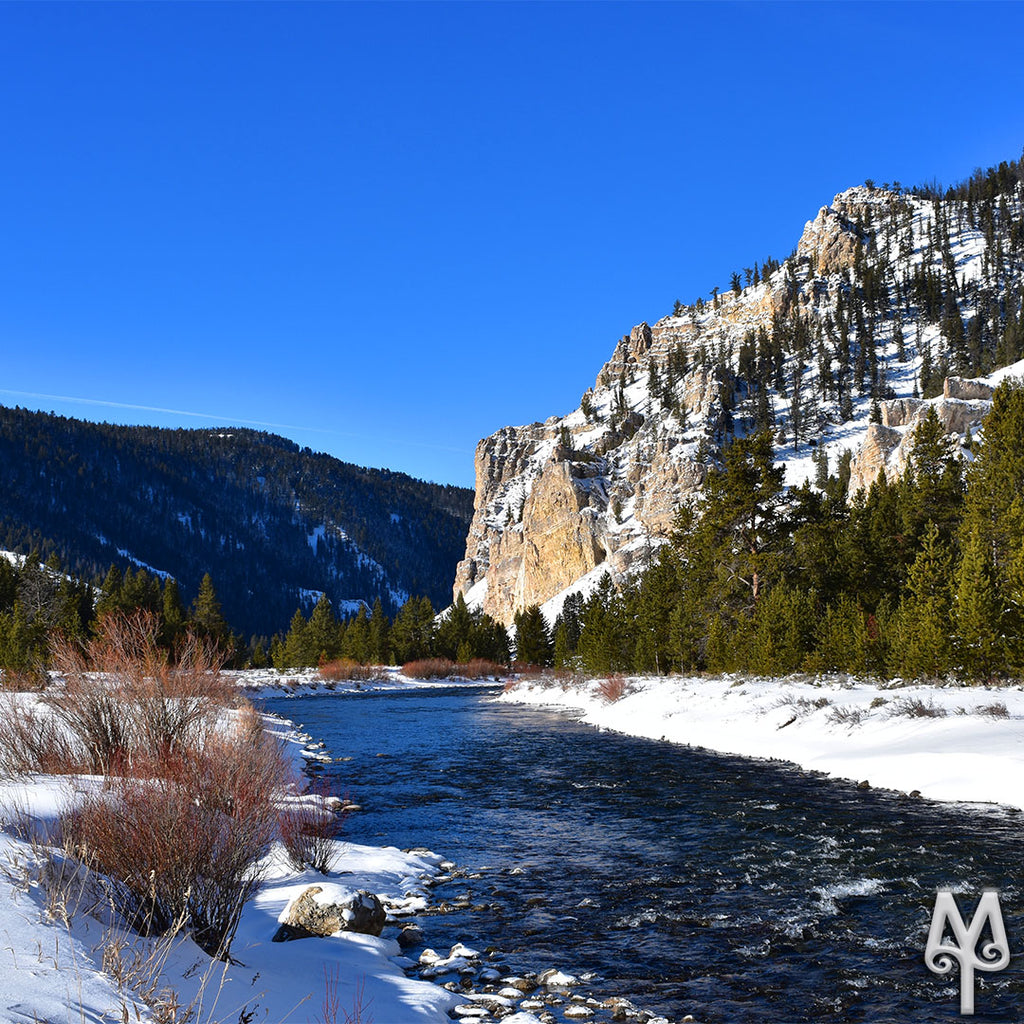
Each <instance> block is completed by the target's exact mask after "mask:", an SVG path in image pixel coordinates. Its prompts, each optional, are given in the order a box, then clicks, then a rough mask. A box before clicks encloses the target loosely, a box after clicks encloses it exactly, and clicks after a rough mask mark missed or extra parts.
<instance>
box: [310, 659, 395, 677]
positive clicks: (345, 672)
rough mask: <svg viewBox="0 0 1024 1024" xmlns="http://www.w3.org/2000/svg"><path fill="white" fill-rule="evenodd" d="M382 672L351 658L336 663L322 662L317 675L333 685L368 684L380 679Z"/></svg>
mask: <svg viewBox="0 0 1024 1024" xmlns="http://www.w3.org/2000/svg"><path fill="white" fill-rule="evenodd" d="M381 674H382V673H381V670H380V669H379V668H378V667H377V666H376V665H360V664H359V662H358V661H353V660H352V659H351V658H340V659H338V660H336V661H322V662H320V667H319V668H318V669H317V675H319V677H320V678H321V679H323V680H326V681H327V682H331V683H342V682H352V681H355V682H367V681H369V680H373V679H379V678H380V676H381Z"/></svg>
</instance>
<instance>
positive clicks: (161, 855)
mask: <svg viewBox="0 0 1024 1024" xmlns="http://www.w3.org/2000/svg"><path fill="white" fill-rule="evenodd" d="M161 768H162V772H163V774H162V775H161V776H160V777H156V778H136V777H131V776H124V777H121V778H117V779H113V780H111V783H110V787H109V789H108V790H107V791H106V792H104V793H101V794H98V795H96V796H93V797H89V798H86V799H84V800H82V801H81V802H80V803H79V804H78V805H77V806H76V807H75V808H73V809H72V810H71V811H70V812H68V813H67V814H66V815H65V816H64V818H63V820H62V828H63V835H64V841H65V846H66V848H67V850H68V851H69V852H70V853H71V854H72V855H73V856H76V857H78V858H80V859H81V860H83V861H84V862H86V863H88V864H89V866H90V867H92V868H94V869H95V870H97V871H100V872H102V873H103V874H105V875H107V876H109V877H110V878H111V879H112V883H111V899H112V902H113V903H114V905H115V907H116V909H117V910H118V912H119V913H120V914H121V915H122V916H123V917H124V918H125V920H126V921H127V922H128V923H130V924H131V925H132V926H133V927H135V928H136V929H138V930H139V931H142V932H144V933H157V934H164V933H167V932H168V931H170V930H171V929H173V928H174V927H176V924H175V923H176V922H178V921H184V922H186V923H187V925H188V927H189V929H190V931H191V933H192V936H193V938H194V940H195V941H196V943H197V944H198V945H199V946H200V947H201V948H202V949H203V950H204V951H205V952H206V953H208V954H209V955H210V956H213V957H219V958H222V959H224V958H227V956H228V950H229V948H230V944H231V939H232V937H233V936H234V932H235V929H236V927H237V925H238V917H239V914H240V913H241V909H242V906H243V905H244V904H245V902H246V901H247V900H248V899H249V898H250V897H251V896H252V895H253V893H254V892H255V889H256V887H257V885H258V884H259V880H260V876H259V870H258V861H259V859H260V857H261V856H262V854H263V851H264V849H265V848H266V846H267V844H268V843H269V842H270V841H271V839H272V838H273V836H274V834H275V832H276V828H277V814H276V808H275V806H274V798H275V795H276V793H277V792H278V791H279V790H280V788H281V787H282V786H283V785H284V784H285V783H286V782H287V781H288V780H289V773H288V770H287V767H286V764H285V761H284V759H283V757H282V755H281V752H280V749H279V748H278V746H277V744H276V743H275V742H273V741H272V740H271V738H270V737H268V736H266V735H265V734H263V733H261V734H260V738H259V739H258V740H257V741H256V742H254V741H253V737H252V735H251V732H250V730H249V729H247V728H246V724H245V723H244V722H243V723H242V724H241V725H240V726H239V727H236V728H235V729H234V730H233V731H232V732H231V733H230V734H228V735H220V734H215V735H211V736H210V737H209V738H208V740H207V743H206V745H205V747H204V748H203V749H202V750H201V751H186V750H181V751H180V753H179V754H178V755H176V756H174V757H170V758H168V759H166V760H165V761H163V762H162V763H161Z"/></svg>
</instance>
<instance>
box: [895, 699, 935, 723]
mask: <svg viewBox="0 0 1024 1024" xmlns="http://www.w3.org/2000/svg"><path fill="white" fill-rule="evenodd" d="M889 714H890V716H896V715H901V716H903V717H905V718H945V717H946V714H947V712H946V709H945V708H944V707H941V706H940V705H938V704H935V703H934V702H933V701H931V700H929V701H928V703H927V704H926V703H925V702H924V701H923V700H921V699H920V698H919V697H900V698H898V699H897V700H894V701H893V702H892V705H891V706H890V708H889Z"/></svg>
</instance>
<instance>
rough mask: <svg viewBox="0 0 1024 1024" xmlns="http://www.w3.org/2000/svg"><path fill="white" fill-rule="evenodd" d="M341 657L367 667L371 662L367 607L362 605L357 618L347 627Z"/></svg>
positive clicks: (351, 620) (350, 621)
mask: <svg viewBox="0 0 1024 1024" xmlns="http://www.w3.org/2000/svg"><path fill="white" fill-rule="evenodd" d="M341 655H342V657H344V658H351V659H352V661H356V662H358V663H359V664H360V665H365V664H366V663H367V662H368V661H369V660H370V620H369V617H368V616H367V614H366V605H365V604H364V605H360V607H359V611H358V612H357V613H356V616H355V618H353V619H349V621H348V623H347V625H346V626H345V637H344V639H343V640H342V642H341Z"/></svg>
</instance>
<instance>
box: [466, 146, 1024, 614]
mask: <svg viewBox="0 0 1024 1024" xmlns="http://www.w3.org/2000/svg"><path fill="white" fill-rule="evenodd" d="M1022 178H1024V169H1022V166H1021V165H1019V164H1016V163H1011V164H1009V165H1006V164H1003V165H1001V166H1000V168H999V169H998V170H993V171H990V172H988V174H984V173H981V172H979V173H978V174H976V175H975V178H973V179H972V180H971V181H970V182H969V183H965V184H964V185H962V186H959V187H958V188H957V189H951V190H949V191H948V192H947V193H945V194H943V195H938V194H935V193H934V192H932V191H930V190H918V191H917V192H913V193H912V192H908V191H904V190H902V189H898V188H892V189H890V188H888V187H882V188H876V187H874V186H871V185H865V186H860V187H857V188H851V189H849V190H847V191H845V192H842V193H840V194H839V195H837V196H836V197H835V198H834V200H833V201H832V203H831V204H830V205H829V206H825V207H822V208H821V209H820V210H819V211H818V213H817V215H816V216H815V217H814V218H813V219H812V220H811V221H809V222H808V223H807V224H806V226H805V227H804V230H803V233H802V235H801V236H800V239H799V241H798V243H797V246H796V248H795V250H794V251H793V253H792V254H791V255H790V256H789V257H788V258H787V259H786V260H784V261H782V262H781V263H776V262H775V261H771V260H770V261H766V264H765V266H764V267H758V266H757V265H756V264H755V265H754V266H753V267H751V268H746V269H745V270H744V272H743V274H742V275H740V274H736V275H734V276H733V280H732V288H730V289H729V290H728V291H725V292H721V293H719V292H718V290H717V289H716V291H715V293H714V294H713V295H712V296H711V297H710V300H703V299H699V300H697V301H696V302H695V303H693V304H691V305H688V306H684V305H682V304H680V303H677V304H676V308H675V310H674V311H673V313H672V315H670V316H666V317H664V318H662V319H661V320H659V321H658V322H657V323H655V324H654V325H653V326H649V325H648V324H647V323H641V324H639V325H638V326H636V327H634V328H633V329H632V330H631V331H630V332H629V334H628V335H626V336H624V337H623V338H622V339H621V340H620V341H619V342H618V344H617V345H616V346H615V349H614V351H613V352H612V355H611V358H610V359H609V360H608V361H607V362H606V363H605V364H604V366H603V367H602V368H601V371H600V372H599V373H598V375H597V380H596V382H595V384H594V385H593V387H592V388H589V389H588V390H587V391H586V393H585V394H584V395H583V397H582V399H581V402H580V405H579V407H578V408H576V409H574V410H573V411H572V412H570V413H568V414H567V415H565V416H552V417H550V418H549V419H547V420H546V421H545V422H543V423H533V424H529V425H527V426H521V427H504V428H502V429H501V430H499V431H498V432H497V433H495V434H493V435H492V436H490V437H488V438H485V439H484V440H482V441H481V442H480V444H479V445H478V446H477V451H476V501H475V513H474V517H473V522H472V525H471V527H470V531H469V536H468V539H467V544H466V554H465V558H464V559H463V561H462V562H461V563H460V564H459V568H458V572H457V575H456V580H455V593H456V594H457V593H458V592H459V591H462V592H463V593H464V594H465V595H466V597H467V600H469V602H470V603H471V604H475V605H477V606H482V607H483V609H484V610H485V611H487V612H488V613H490V614H491V615H493V616H495V617H496V618H497V619H499V620H501V621H503V622H505V623H509V622H510V621H511V620H512V617H513V615H514V614H515V612H516V611H518V610H519V609H522V608H524V607H527V606H529V605H532V604H541V605H543V604H544V603H545V602H550V604H549V608H550V609H551V610H553V611H554V610H557V606H558V605H559V603H560V598H561V596H563V595H564V594H565V593H567V592H571V591H572V590H574V589H581V588H585V586H586V582H587V580H592V579H593V578H594V577H595V576H600V575H603V574H604V572H605V571H606V570H608V569H610V570H611V571H612V573H613V574H614V575H616V576H621V575H622V574H623V573H626V572H629V571H630V570H634V569H637V568H640V567H642V566H643V565H645V564H646V563H647V560H648V559H649V558H650V555H651V553H652V551H653V550H655V549H656V547H657V546H658V544H659V543H661V542H662V541H663V540H664V538H665V537H666V536H667V534H668V532H669V530H670V528H671V525H672V521H673V517H674V515H675V512H676V509H677V508H678V507H679V504H680V503H681V502H682V501H684V500H687V499H688V498H689V497H690V496H692V495H694V494H696V493H698V492H699V490H700V488H701V486H702V483H703V481H704V478H705V475H706V473H707V470H708V468H709V467H710V466H712V465H714V464H715V463H716V461H717V460H718V458H719V457H720V455H721V451H722V448H723V445H726V444H728V442H729V441H730V440H731V438H733V437H736V436H743V435H744V434H747V433H750V432H753V431H755V430H761V429H770V430H771V432H772V435H773V437H775V439H776V458H777V459H778V461H780V462H782V463H784V464H785V466H786V477H787V482H788V483H790V484H796V483H802V482H803V481H804V480H805V479H810V480H811V481H812V482H813V481H814V480H815V479H816V478H817V477H818V474H819V473H821V472H823V471H824V470H825V468H826V465H827V468H828V469H829V470H830V471H832V472H835V471H836V468H837V466H838V463H839V460H840V458H842V457H843V453H844V452H846V451H849V452H850V453H851V454H852V455H853V465H852V474H853V482H854V487H857V486H867V485H869V484H870V483H871V482H872V480H873V479H874V478H875V476H877V474H878V472H879V471H880V470H881V469H882V468H883V467H885V468H886V471H887V473H888V474H890V476H891V475H892V474H894V473H895V474H898V473H899V472H900V470H901V467H902V459H903V457H904V455H905V445H902V441H903V438H904V436H905V435H906V434H908V433H909V431H910V430H911V429H912V426H913V424H914V423H915V422H917V420H918V419H919V418H920V416H921V415H923V412H924V405H923V404H922V402H923V400H924V399H925V398H929V399H934V402H933V403H932V404H936V405H937V408H938V411H939V413H940V418H941V419H942V421H943V423H944V424H945V425H946V428H947V430H948V431H949V432H950V433H956V434H958V435H961V437H962V438H965V439H966V437H967V435H969V434H971V433H976V432H977V428H978V426H979V425H980V422H981V419H982V417H983V416H984V414H985V412H987V408H988V405H987V402H986V401H985V399H986V398H987V396H988V395H989V394H990V390H989V389H986V388H985V387H975V386H967V385H966V384H965V383H964V382H963V381H962V380H960V379H959V378H966V377H977V376H980V375H981V374H983V373H989V372H991V371H992V370H994V369H995V368H997V367H999V366H1007V365H1009V364H1012V363H1013V362H1014V361H1015V360H1016V359H1017V358H1018V357H1019V356H1020V355H1021V354H1022V349H1024V336H1022V332H1021V329H1020V327H1019V326H1018V325H1019V321H1020V308H1021V294H1022V284H1024V217H1022V210H1024V185H1022ZM947 377H949V378H954V379H953V380H951V381H949V382H948V383H947V381H946V378H947ZM944 389H945V393H944V394H943V390H944ZM826 460H827V461H826Z"/></svg>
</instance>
